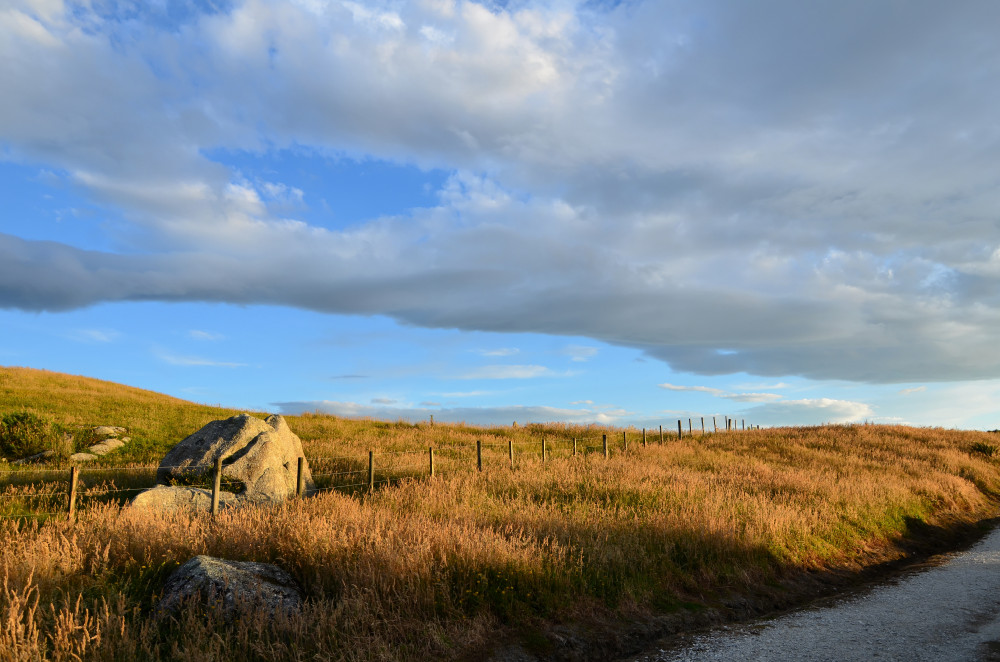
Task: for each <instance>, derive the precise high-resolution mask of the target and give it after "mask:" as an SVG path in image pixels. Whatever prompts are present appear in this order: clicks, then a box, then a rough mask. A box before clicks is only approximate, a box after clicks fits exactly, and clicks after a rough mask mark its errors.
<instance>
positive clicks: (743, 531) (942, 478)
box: [0, 392, 1000, 660]
mask: <svg viewBox="0 0 1000 662" xmlns="http://www.w3.org/2000/svg"><path fill="white" fill-rule="evenodd" d="M122 393H124V394H125V395H126V396H127V395H128V394H129V393H130V392H122ZM120 397H124V396H121V395H120ZM129 397H131V396H129ZM176 406H178V407H187V406H189V405H185V404H183V403H181V404H178V405H176ZM165 407H166V405H164V409H162V410H158V411H160V412H161V414H158V415H161V416H163V414H162V412H164V411H166V409H165ZM43 413H46V414H47V415H51V416H54V417H55V416H57V415H58V413H57V412H43ZM202 413H204V412H202ZM200 415H201V414H197V415H195V414H192V413H191V412H187V413H182V414H177V415H176V416H177V418H178V419H182V418H183V419H185V420H188V419H186V418H185V417H189V416H190V417H192V418H197V416H200ZM57 420H58V419H57ZM110 422H116V421H110ZM117 422H118V423H119V424H121V420H120V419H119V420H118V421H117ZM206 422H207V421H206ZM289 424H290V425H291V427H292V429H293V430H294V431H296V432H297V433H298V434H299V435H300V436H302V438H303V440H304V445H305V449H306V455H307V457H309V458H312V459H314V460H315V462H316V464H315V466H316V467H319V470H318V471H317V473H324V472H329V473H332V471H331V468H332V467H337V466H344V467H351V468H357V469H358V470H361V469H362V468H364V469H366V463H367V451H368V449H373V450H375V451H376V458H377V465H376V467H377V474H378V475H379V476H381V477H392V478H393V480H392V481H390V482H387V483H384V484H382V486H381V487H380V488H378V489H376V490H374V491H372V492H368V491H367V490H364V489H356V490H353V491H351V492H350V493H344V492H341V491H337V490H328V491H324V492H322V493H320V494H319V495H318V496H316V497H314V498H310V499H303V500H294V501H290V502H288V503H286V504H285V505H283V506H280V507H277V508H253V507H247V508H243V509H238V510H231V511H223V512H222V514H221V515H220V516H219V517H218V518H217V519H215V520H212V519H210V518H209V517H207V516H206V515H204V514H198V513H173V514H167V515H163V516H157V517H150V515H149V513H148V512H144V511H140V510H130V509H128V508H124V509H123V508H121V507H120V506H119V505H118V503H116V502H115V501H114V500H113V499H102V498H101V494H102V492H101V490H104V491H105V492H104V493H108V492H110V491H111V490H113V489H117V488H118V486H120V485H124V484H126V483H127V481H128V480H133V481H135V480H138V478H135V475H136V474H137V473H140V472H136V471H124V470H123V471H121V472H120V474H118V473H115V470H114V469H113V468H106V469H105V470H103V471H104V473H103V474H101V475H102V479H101V481H97V480H94V481H91V483H90V484H89V486H88V488H87V489H91V490H93V491H94V492H93V495H94V496H93V498H92V500H91V501H90V503H89V505H88V506H87V507H85V508H84V509H83V510H82V511H81V513H80V515H79V518H78V521H77V522H76V523H70V522H68V521H66V519H65V518H64V517H51V518H49V519H48V520H47V521H44V522H39V521H36V520H33V519H30V518H12V519H0V660H71V659H82V660H134V659H171V660H216V659H245V660H314V659H337V660H411V659H454V660H462V659H468V658H472V657H481V656H483V655H484V654H487V653H489V652H490V650H492V649H493V647H495V646H497V645H500V644H502V643H503V642H507V641H512V640H516V641H521V642H523V643H525V645H528V646H536V647H541V650H542V651H543V652H544V647H545V646H547V645H549V643H547V642H548V640H547V639H546V637H545V633H546V632H547V631H548V630H547V628H548V627H549V625H551V624H553V623H595V622H601V621H609V622H615V623H623V622H627V621H628V620H629V619H632V618H646V617H648V616H649V615H651V614H665V613H684V612H689V611H692V610H699V609H704V608H706V607H709V608H711V607H720V606H725V605H728V604H731V603H733V602H734V601H735V599H736V598H735V596H743V597H749V598H751V599H759V600H765V601H766V600H768V599H776V596H779V594H781V593H782V591H784V590H785V589H784V588H782V587H788V586H793V585H794V583H795V581H796V580H797V579H798V578H800V577H802V576H803V575H805V574H807V573H810V574H813V575H815V574H817V573H823V572H827V571H830V572H835V573H843V572H845V571H846V572H849V571H854V570H857V569H858V568H860V567H863V566H866V565H870V564H873V563H877V562H881V561H885V560H891V559H894V558H897V557H899V556H900V555H901V554H903V552H902V548H901V546H900V543H902V542H905V541H906V540H908V539H911V538H912V537H913V536H914V535H918V534H921V535H922V534H923V532H925V531H926V530H928V529H929V528H932V527H940V528H941V529H942V530H949V529H953V528H954V527H956V526H960V525H962V524H968V523H974V522H977V521H979V520H982V519H983V518H986V517H991V516H993V515H994V514H995V512H996V500H995V495H996V494H997V490H998V487H1000V471H998V465H997V462H996V460H994V459H993V458H992V456H990V455H988V454H985V453H983V452H981V450H978V449H980V448H982V445H983V444H990V445H992V444H993V443H994V437H993V436H992V435H990V434H988V433H976V432H958V431H946V430H939V429H914V428H906V427H890V426H857V427H850V426H826V427H816V428H785V429H775V430H760V431H756V430H755V431H746V432H734V433H720V434H716V435H708V436H705V437H701V436H698V435H695V436H694V437H687V436H685V437H684V438H683V439H682V440H677V439H676V438H674V437H668V439H667V441H666V442H665V443H664V444H663V445H660V444H659V443H652V440H653V437H650V441H651V443H650V445H649V446H648V447H643V446H642V445H641V444H640V443H639V435H638V434H635V435H634V436H633V438H632V439H631V441H630V447H629V450H628V451H627V452H625V451H624V450H623V449H622V447H621V444H620V441H618V440H620V435H621V431H620V430H611V431H606V430H602V429H597V428H594V429H589V428H583V427H573V426H561V425H550V426H526V427H522V428H517V429H514V428H509V427H508V428H474V427H470V426H463V425H435V426H433V427H431V426H430V425H428V424H421V425H411V424H406V423H378V422H373V421H345V420H341V419H335V418H332V417H327V416H319V415H307V416H302V417H295V418H290V419H289ZM156 425H161V424H160V423H157V424H156ZM146 429H148V430H153V429H155V428H154V427H153V426H152V425H150V426H149V427H148V428H146ZM193 429H194V427H192V430H193ZM190 431H191V430H188V432H190ZM634 432H637V431H634ZM601 434H608V436H609V440H614V442H613V443H612V453H611V456H610V457H609V458H605V457H604V456H603V454H602V453H601V452H599V450H596V449H598V448H599V447H600V443H601V442H600V435H601ZM543 436H544V437H545V438H546V439H547V441H548V448H549V451H550V455H549V457H548V461H545V462H543V461H542V458H541V454H540V450H541V439H542V437H543ZM574 437H576V438H577V439H578V440H579V444H578V445H579V447H580V448H581V449H582V448H584V447H585V446H589V447H591V448H592V449H594V450H591V452H589V453H586V454H584V453H581V454H580V455H578V456H575V457H574V456H573V455H572V452H571V448H572V439H573V438H574ZM477 439H480V440H482V441H483V442H484V443H485V444H486V446H485V454H484V464H485V467H484V471H483V472H482V473H479V472H477V471H476V470H475V458H474V452H473V448H474V443H475V441H476V440H477ZM508 442H513V443H515V444H517V449H518V451H519V453H518V455H517V457H516V462H515V468H514V469H513V470H512V469H511V467H510V464H509V458H508V456H507V448H508V446H507V444H508ZM428 446H434V447H435V450H436V453H437V454H439V456H440V458H441V463H440V464H439V466H438V470H439V472H440V473H439V475H438V476H436V477H435V478H433V479H430V478H428V477H427V476H426V465H425V462H426V450H427V447H428ZM320 458H328V459H325V460H321V459H320ZM323 462H326V463H327V464H326V465H323ZM337 463H340V464H337ZM379 472H380V473H379ZM30 475H31V474H30V473H20V472H19V473H14V474H8V477H11V476H13V477H14V478H19V479H21V484H15V483H16V482H17V481H11V484H10V485H9V486H8V488H7V489H8V490H10V491H12V493H13V492H17V491H19V490H20V491H23V492H28V491H31V490H36V491H44V488H43V487H39V486H35V485H32V484H31V481H30ZM96 475H97V474H96V473H95V476H96ZM102 481H103V482H102ZM332 484H333V483H332V479H331V482H330V483H328V485H329V486H332ZM40 498H41V497H40ZM15 514H16V513H15ZM196 554H211V555H215V556H220V557H224V558H229V559H234V560H254V561H263V562H273V563H277V564H279V565H281V566H282V567H284V568H285V569H287V570H288V571H290V572H291V573H292V574H293V575H294V576H295V577H296V578H297V579H298V581H299V582H300V583H301V584H302V586H303V587H304V589H305V591H306V596H307V604H306V607H305V609H304V610H303V611H302V612H301V613H300V614H298V615H296V616H293V617H288V618H286V617H284V616H279V617H278V618H273V619H272V618H270V617H265V616H264V615H258V616H250V617H248V618H246V619H243V620H241V621H239V622H235V623H225V622H222V621H219V620H216V619H214V618H213V616H212V615H211V614H210V613H204V612H203V611H202V610H197V609H193V610H190V611H187V612H184V613H182V614H181V615H179V616H175V617H172V618H168V619H159V620H157V619H154V618H152V617H151V613H152V608H153V605H154V604H155V602H156V600H157V599H158V597H159V592H160V591H161V589H162V586H163V583H164V581H165V579H166V577H167V576H168V575H169V573H170V572H171V571H173V570H174V569H175V568H176V567H177V566H178V565H180V564H181V563H183V562H185V561H186V560H188V559H189V558H190V557H192V556H194V555H196Z"/></svg>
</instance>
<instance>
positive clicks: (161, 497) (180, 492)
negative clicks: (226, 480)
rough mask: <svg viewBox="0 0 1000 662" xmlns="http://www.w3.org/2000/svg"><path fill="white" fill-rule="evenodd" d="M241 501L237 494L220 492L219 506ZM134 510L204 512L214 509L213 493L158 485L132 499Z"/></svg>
mask: <svg viewBox="0 0 1000 662" xmlns="http://www.w3.org/2000/svg"><path fill="white" fill-rule="evenodd" d="M237 501H239V499H238V497H237V496H236V495H235V494H232V493H230V492H223V491H220V492H219V506H220V507H226V506H232V505H235V504H236V503H237ZM132 507H133V508H153V509H156V510H185V509H186V510H203V511H206V512H207V511H209V510H211V508H212V491H211V490H204V489H202V488H200V487H185V486H182V485H173V486H167V485H157V486H156V487H154V488H152V489H149V490H146V491H145V492H140V493H139V494H137V495H136V497H135V498H134V499H132Z"/></svg>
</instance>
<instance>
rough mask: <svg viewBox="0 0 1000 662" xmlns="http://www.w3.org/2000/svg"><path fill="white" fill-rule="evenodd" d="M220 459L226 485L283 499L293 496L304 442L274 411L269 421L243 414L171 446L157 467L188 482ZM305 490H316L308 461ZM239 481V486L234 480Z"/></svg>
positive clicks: (162, 477) (169, 480) (247, 494)
mask: <svg viewBox="0 0 1000 662" xmlns="http://www.w3.org/2000/svg"><path fill="white" fill-rule="evenodd" d="M218 457H221V458H222V476H223V478H224V480H225V482H226V486H227V489H228V488H233V487H235V492H236V493H237V494H238V495H239V496H240V497H241V498H245V499H247V500H252V501H273V502H277V501H283V500H284V499H287V498H288V497H290V496H294V495H295V485H296V479H297V476H298V473H297V472H298V459H299V458H300V457H304V454H303V452H302V441H301V440H300V439H299V438H298V436H296V434H295V433H294V432H292V431H291V430H290V429H289V428H288V424H287V423H285V419H284V418H282V417H281V416H279V415H277V414H275V415H273V416H270V417H269V418H268V419H267V420H266V421H262V420H260V419H259V418H255V417H253V416H250V415H249V414H240V415H239V416H233V417H232V418H227V419H225V420H222V421H212V422H211V423H209V424H208V425H206V426H205V427H203V428H202V429H200V430H198V431H197V432H195V433H194V434H192V435H191V436H189V437H187V438H186V439H184V440H183V441H182V442H180V443H179V444H177V445H176V446H174V447H173V448H171V449H170V451H169V452H168V453H167V454H166V455H165V456H164V458H163V461H162V462H160V467H159V468H158V469H157V471H156V478H157V482H159V483H162V484H168V485H169V484H175V483H184V482H187V481H190V480H192V479H197V480H203V479H204V478H205V476H210V475H211V470H212V467H213V466H214V465H215V459H216V458H218ZM303 474H304V476H303V477H304V482H305V489H306V493H307V494H310V493H312V492H314V491H315V489H316V485H315V483H313V480H312V474H311V473H310V472H309V463H308V462H304V463H303ZM234 483H235V485H234Z"/></svg>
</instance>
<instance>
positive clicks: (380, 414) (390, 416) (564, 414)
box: [274, 400, 628, 425]
mask: <svg viewBox="0 0 1000 662" xmlns="http://www.w3.org/2000/svg"><path fill="white" fill-rule="evenodd" d="M274 406H276V407H279V408H280V410H281V412H282V413H284V414H300V413H303V412H313V411H319V412H324V413H327V414H332V415H334V416H342V417H347V418H374V419H379V420H387V421H395V420H406V421H426V420H428V418H429V417H430V416H431V415H432V414H433V416H434V420H435V421H441V422H453V423H457V422H464V423H469V424H472V425H510V424H511V423H512V422H514V421H517V422H518V423H519V424H524V423H550V422H566V423H579V424H588V423H597V424H602V425H612V424H614V423H616V422H618V421H620V420H621V417H622V416H625V415H627V414H628V412H626V411H624V410H618V411H614V412H594V411H588V410H579V409H560V408H555V407H530V406H509V407H446V408H441V409H438V408H435V409H420V408H412V407H392V406H372V405H362V404H358V403H356V402H339V401H330V400H320V401H309V402H277V403H274ZM428 406H432V405H428Z"/></svg>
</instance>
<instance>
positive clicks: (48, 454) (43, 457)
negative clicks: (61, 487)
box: [12, 450, 56, 464]
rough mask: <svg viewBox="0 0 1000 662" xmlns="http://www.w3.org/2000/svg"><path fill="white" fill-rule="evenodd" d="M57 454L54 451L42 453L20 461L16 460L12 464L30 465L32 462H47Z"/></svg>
mask: <svg viewBox="0 0 1000 662" xmlns="http://www.w3.org/2000/svg"><path fill="white" fill-rule="evenodd" d="M55 454H56V452H55V451H53V450H48V451H42V452H41V453H35V454H34V455H29V456H28V457H22V458H21V459H20V460H14V462H12V464H30V463H32V462H41V461H42V460H47V459H49V458H50V457H52V456H53V455H55Z"/></svg>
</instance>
